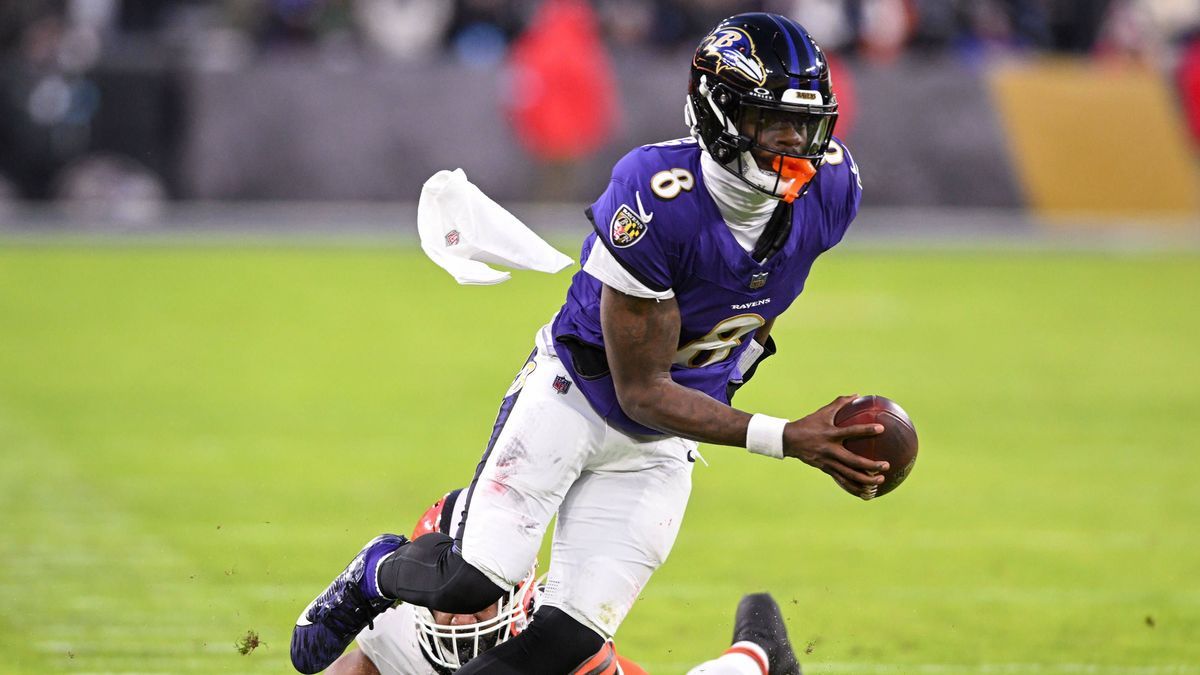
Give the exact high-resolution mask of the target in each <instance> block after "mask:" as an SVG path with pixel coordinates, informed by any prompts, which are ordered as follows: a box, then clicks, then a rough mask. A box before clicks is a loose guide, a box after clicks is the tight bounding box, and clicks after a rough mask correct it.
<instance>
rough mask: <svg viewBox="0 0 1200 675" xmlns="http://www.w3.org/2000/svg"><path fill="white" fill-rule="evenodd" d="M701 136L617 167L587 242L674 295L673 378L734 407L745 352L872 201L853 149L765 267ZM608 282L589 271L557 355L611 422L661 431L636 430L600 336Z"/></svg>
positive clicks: (818, 186) (570, 299) (823, 181)
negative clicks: (732, 213)
mask: <svg viewBox="0 0 1200 675" xmlns="http://www.w3.org/2000/svg"><path fill="white" fill-rule="evenodd" d="M701 152H702V150H701V149H700V147H699V145H697V144H696V143H695V141H693V140H692V139H682V140H677V141H667V142H666V143H661V144H658V145H647V146H643V147H640V148H637V149H635V150H633V151H632V152H630V153H629V154H627V155H625V157H624V158H622V159H621V160H620V161H619V162H617V165H616V166H615V167H614V168H613V174H612V181H611V182H610V183H609V184H608V189H607V190H605V191H604V194H602V195H600V198H599V199H598V200H596V203H594V204H592V206H591V208H590V209H589V216H590V217H591V219H592V225H593V227H594V228H595V232H593V233H592V234H589V235H588V237H587V238H586V239H585V240H584V242H583V250H582V252H581V254H580V259H581V263H582V262H586V261H587V257H588V255H589V254H590V253H591V250H592V247H593V246H595V245H597V241H599V242H600V244H599V245H602V246H606V247H607V248H608V249H609V251H611V252H612V254H613V256H614V257H615V258H616V259H617V261H618V262H619V263H620V264H621V266H622V267H624V268H625V269H626V270H627V271H628V272H629V273H630V274H631V275H632V276H633V277H635V278H636V279H638V280H639V281H641V282H642V284H644V285H645V286H647V287H648V288H650V289H652V290H655V291H665V290H667V289H672V290H674V292H675V299H676V301H677V302H678V305H679V314H680V320H681V323H680V332H679V345H678V351H677V352H676V355H675V360H674V364H673V365H672V366H671V378H672V379H673V380H674V381H675V382H677V383H678V384H681V385H683V386H685V387H690V388H692V389H696V390H699V391H702V392H704V393H705V394H708V395H709V396H711V397H713V398H715V399H717V400H718V401H721V402H722V403H726V404H728V403H729V398H728V395H727V393H726V387H727V385H728V384H729V382H730V380H731V378H733V377H734V376H735V372H734V371H735V366H736V364H737V361H738V357H739V355H741V353H742V352H743V351H744V350H745V349H746V347H747V346H748V343H749V340H751V339H753V333H754V331H756V330H757V329H758V328H759V327H760V326H762V325H764V324H765V323H767V322H769V321H770V320H771V319H774V318H775V317H776V316H778V315H779V314H782V313H783V311H784V310H786V309H787V308H788V307H789V306H790V305H791V304H792V301H794V300H795V299H796V297H797V296H799V295H800V292H801V291H802V290H804V282H805V280H806V279H807V278H808V273H809V270H810V269H811V268H812V264H813V262H814V261H815V260H816V259H817V256H819V255H820V254H821V253H824V252H825V251H827V250H829V249H830V248H832V247H833V246H834V245H835V244H837V243H838V242H839V241H840V240H841V238H842V235H843V234H845V232H846V228H847V227H848V226H849V224H850V221H851V220H853V219H854V215H855V213H856V212H857V210H858V203H859V200H860V198H861V196H862V186H861V184H860V182H859V177H858V168H857V167H856V166H855V165H854V162H853V160H852V159H851V157H850V153H849V152H847V151H846V150H845V149H844V146H843V145H842V144H841V141H839V140H837V139H835V140H834V141H833V142H831V143H830V151H829V153H828V154H827V155H826V161H825V163H824V164H823V165H822V166H821V168H820V169H819V170H818V171H817V175H816V176H815V177H814V178H813V179H812V182H811V184H810V185H809V188H808V192H807V193H806V194H805V195H804V196H802V197H800V198H799V199H797V200H796V201H795V202H794V203H793V209H792V225H791V231H790V232H789V233H788V235H787V238H786V240H783V241H782V242H781V244H780V245H779V247H778V249H777V250H776V252H775V253H773V254H772V255H771V256H770V257H768V258H767V259H766V260H764V261H762V262H761V263H760V262H757V261H756V260H755V259H754V257H753V256H752V255H751V254H750V253H748V252H747V251H746V250H745V249H743V248H742V247H741V246H740V245H739V244H738V243H737V240H736V239H734V237H733V233H732V232H730V231H729V227H728V226H727V225H726V224H725V221H724V219H722V217H721V213H720V211H718V210H717V205H716V203H715V202H714V201H713V197H712V196H711V195H710V194H709V192H708V190H707V189H706V187H705V185H704V176H703V173H702V172H701V169H700V153H701ZM601 287H602V284H601V282H600V281H598V280H597V279H596V278H595V277H592V276H591V275H590V274H588V273H586V272H584V271H583V270H582V269H581V270H580V271H578V272H576V273H575V276H574V278H572V280H571V287H570V289H568V291H567V300H566V303H564V304H563V306H562V309H561V310H559V313H558V316H557V318H556V319H555V321H554V325H553V335H554V340H555V350H556V351H557V353H558V356H559V358H560V359H561V360H562V362H563V364H564V365H565V366H566V368H567V370H568V371H570V373H571V374H572V376H573V379H574V380H575V382H577V383H578V386H579V389H580V391H581V392H583V394H584V396H586V397H587V400H588V402H589V403H591V405H592V407H593V408H594V409H595V410H596V412H597V413H598V414H600V415H601V416H602V417H604V418H605V419H606V420H607V421H608V423H609V424H611V425H613V426H615V427H617V428H619V429H622V430H624V431H626V432H628V433H634V434H660V433H662V432H661V431H658V430H655V429H650V428H648V427H645V426H643V425H641V424H638V423H637V422H634V421H633V420H632V419H630V418H629V417H628V416H626V415H625V413H624V411H622V410H621V407H620V405H619V404H618V402H617V396H616V392H615V390H614V389H613V382H612V377H611V376H610V374H609V373H608V367H607V362H606V361H605V357H604V352H603V350H604V336H603V334H602V332H601V328H600V289H601Z"/></svg>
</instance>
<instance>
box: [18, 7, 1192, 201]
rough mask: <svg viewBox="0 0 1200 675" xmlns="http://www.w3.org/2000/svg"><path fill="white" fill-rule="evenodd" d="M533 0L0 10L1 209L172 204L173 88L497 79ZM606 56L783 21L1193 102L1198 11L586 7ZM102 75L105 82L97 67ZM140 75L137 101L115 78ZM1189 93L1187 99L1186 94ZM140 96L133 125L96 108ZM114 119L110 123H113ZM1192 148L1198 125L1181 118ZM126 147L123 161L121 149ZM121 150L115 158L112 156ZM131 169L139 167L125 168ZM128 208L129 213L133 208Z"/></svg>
mask: <svg viewBox="0 0 1200 675" xmlns="http://www.w3.org/2000/svg"><path fill="white" fill-rule="evenodd" d="M542 3H543V0H23V1H22V2H4V3H0V201H4V199H5V196H6V195H7V196H9V197H11V196H13V195H17V196H21V197H26V198H47V197H54V196H66V197H71V198H76V199H85V200H86V199H88V198H90V197H92V196H94V195H99V196H104V195H106V194H111V193H113V192H118V193H122V194H124V193H129V194H132V195H134V196H137V197H139V198H142V197H144V198H145V199H144V200H143V201H154V200H155V199H159V198H161V197H162V196H164V195H169V194H175V193H176V192H177V191H176V189H175V187H176V186H175V180H176V179H175V177H174V176H173V175H172V167H173V166H174V165H175V159H176V158H175V157H174V156H173V154H172V153H173V152H175V151H176V150H175V147H174V145H173V143H172V140H173V139H174V138H177V136H178V128H179V125H180V123H181V122H180V115H181V113H180V111H179V107H180V102H179V96H178V77H177V75H178V73H179V72H181V71H183V70H186V69H187V68H200V69H227V70H233V69H237V68H239V67H242V66H244V65H246V64H247V63H251V62H253V61H254V60H256V59H269V58H273V57H277V56H278V55H280V54H283V55H287V54H291V53H295V51H296V50H307V51H308V52H310V53H313V54H317V55H320V56H322V57H327V58H328V60H329V61H330V62H331V63H334V64H343V65H346V64H350V65H351V66H352V65H353V64H354V63H355V62H361V61H362V60H364V59H393V60H399V61H422V60H431V59H440V60H448V59H452V60H455V61H457V62H460V63H463V64H466V65H468V66H471V67H480V68H490V67H496V66H498V65H499V64H500V63H502V62H503V61H504V59H505V58H506V56H507V55H508V53H509V47H510V45H511V44H512V43H513V41H514V40H515V39H516V38H517V37H518V36H520V35H521V34H522V33H523V31H525V29H526V27H527V26H528V25H529V23H530V22H531V20H532V18H533V17H534V16H535V14H536V12H537V10H538V8H539V6H540V5H541V4H542ZM587 5H589V6H590V8H591V10H592V12H593V14H594V16H595V19H596V23H597V25H598V27H599V31H600V35H601V37H602V38H603V40H604V43H605V44H606V45H607V47H608V49H609V51H610V52H613V53H618V52H630V51H636V50H655V51H672V52H674V51H679V52H682V51H684V50H689V49H691V48H693V47H694V45H695V42H696V40H697V39H698V38H699V37H700V36H702V35H703V34H704V33H705V32H706V31H707V30H708V29H709V28H711V26H712V25H714V24H715V23H716V22H717V21H718V20H720V19H721V18H723V17H725V16H728V15H730V14H734V13H737V12H742V11H751V10H766V11H773V12H779V13H783V14H787V15H790V16H792V17H794V18H796V19H797V20H799V21H800V22H801V23H803V24H804V25H806V26H807V27H808V28H809V30H810V31H811V32H812V33H813V34H814V35H815V36H818V40H819V41H820V42H821V44H822V45H823V46H824V47H825V48H826V50H827V51H831V52H834V53H837V54H839V55H841V56H843V57H846V58H848V59H861V60H864V61H871V62H877V63H887V62H890V61H893V60H896V59H899V58H904V57H913V58H920V57H923V56H927V55H938V56H943V57H944V56H946V55H950V56H951V57H953V58H961V59H964V60H974V59H979V58H982V57H983V56H986V55H989V54H993V53H996V52H1001V53H1003V52H1016V53H1022V52H1064V53H1071V54H1077V55H1090V56H1092V57H1094V58H1097V59H1122V60H1134V61H1139V62H1143V63H1147V64H1150V65H1152V66H1154V67H1157V68H1160V69H1162V70H1163V71H1164V72H1171V73H1177V75H1173V76H1176V77H1178V78H1179V82H1180V83H1181V86H1194V87H1197V88H1198V89H1200V2H1197V0H746V1H732V0H587ZM101 66H105V67H101ZM129 72H136V73H139V75H138V77H137V81H136V85H135V84H134V83H132V82H131V81H128V80H129V77H128V76H127V73H129ZM1188 83H1191V84H1188ZM106 96H107V97H112V96H123V97H134V98H138V97H140V98H141V99H142V102H143V103H144V104H145V105H140V106H137V107H135V108H134V109H136V110H143V111H150V112H146V113H144V116H143V118H137V116H136V115H134V116H133V118H132V119H131V116H130V115H129V114H128V113H127V112H125V111H121V112H119V113H114V114H107V115H106V113H105V106H102V105H101V104H100V102H101V100H102V99H104V97H106ZM110 110H111V107H110ZM1189 114H1194V121H1193V124H1194V125H1195V128H1196V133H1197V134H1200V111H1193V112H1192V113H1189ZM130 148H132V149H133V150H132V151H131V150H130ZM118 149H119V150H120V152H117V150H118ZM133 158H136V159H133ZM134 201H136V200H134Z"/></svg>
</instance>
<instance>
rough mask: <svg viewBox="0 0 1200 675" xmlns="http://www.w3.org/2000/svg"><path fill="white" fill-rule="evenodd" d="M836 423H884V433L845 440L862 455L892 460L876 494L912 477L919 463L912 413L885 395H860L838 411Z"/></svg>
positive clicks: (835, 418)
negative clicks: (914, 465) (911, 473)
mask: <svg viewBox="0 0 1200 675" xmlns="http://www.w3.org/2000/svg"><path fill="white" fill-rule="evenodd" d="M833 423H834V424H836V425H837V426H839V427H846V426H850V425H853V424H882V425H883V433H882V434H879V435H878V436H867V437H865V438H853V439H850V440H848V441H845V442H844V443H843V445H845V446H846V449H847V450H849V451H850V452H853V453H854V454H856V455H859V456H860V457H866V458H868V459H878V460H882V461H885V462H887V463H888V465H889V466H888V470H887V472H886V473H885V474H884V475H883V484H882V485H880V486H879V490H878V491H877V492H876V493H875V496H876V497H882V496H883V495H886V494H887V493H889V492H891V491H892V490H895V489H896V487H897V486H899V485H900V484H901V483H903V482H904V479H905V478H908V474H909V472H910V471H912V468H913V464H916V462H917V429H916V427H914V426H913V423H912V420H910V419H909V418H908V413H906V412H904V408H901V407H900V406H899V405H897V404H896V402H895V401H893V400H891V399H889V398H885V397H883V396H859V397H858V398H856V399H854V400H853V401H851V402H849V403H847V404H846V405H844V406H842V407H841V409H840V410H838V411H837V414H836V415H834V417H833Z"/></svg>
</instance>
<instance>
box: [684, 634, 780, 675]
mask: <svg viewBox="0 0 1200 675" xmlns="http://www.w3.org/2000/svg"><path fill="white" fill-rule="evenodd" d="M769 666H770V664H769V662H768V661H767V652H766V651H765V650H764V649H763V648H762V647H759V646H758V645H756V644H754V643H753V642H749V641H746V640H743V641H741V642H735V643H733V644H732V645H731V646H730V647H729V649H727V650H725V653H724V654H722V655H721V656H720V658H717V659H715V660H713V661H707V662H705V663H701V664H700V665H698V666H696V667H695V668H693V669H692V670H691V671H690V672H689V673H688V675H767V668H768V667H769Z"/></svg>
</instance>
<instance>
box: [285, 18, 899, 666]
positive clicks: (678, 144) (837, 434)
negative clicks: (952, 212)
mask: <svg viewBox="0 0 1200 675" xmlns="http://www.w3.org/2000/svg"><path fill="white" fill-rule="evenodd" d="M563 58H570V55H569V54H564V55H563ZM837 110H838V105H837V99H836V97H835V95H834V90H833V84H832V82H831V78H830V75H829V66H828V63H827V62H826V60H825V56H824V55H823V54H822V52H821V50H820V48H819V47H818V46H817V45H816V43H815V42H814V41H813V39H812V38H811V37H810V36H809V34H808V33H807V32H806V31H805V30H804V28H803V27H801V26H800V25H799V24H797V23H796V22H794V21H792V20H791V19H788V18H786V17H783V16H779V15H775V14H763V13H752V14H739V15H737V16H734V17H731V18H729V19H726V20H725V21H723V22H721V23H720V24H718V25H717V27H716V28H714V29H713V31H712V32H711V33H709V34H708V35H707V36H705V37H704V39H703V40H701V42H700V45H699V47H698V48H697V49H696V52H695V55H694V57H693V60H692V65H691V78H690V84H689V87H688V92H687V96H686V117H685V119H686V121H687V123H688V126H689V128H690V130H691V136H690V137H689V138H685V139H680V140H674V141H667V142H665V143H659V144H656V145H647V146H643V147H640V148H636V149H634V150H633V151H632V152H630V153H629V154H627V155H626V156H625V157H624V158H623V159H621V160H620V161H619V162H618V163H617V164H616V166H615V167H614V168H613V174H612V179H611V181H610V182H609V184H608V186H607V188H606V189H605V190H604V192H603V194H601V195H600V198H599V199H597V200H596V202H595V203H593V204H592V205H591V207H590V208H589V209H587V215H588V217H589V219H590V220H591V221H592V225H593V227H594V230H595V231H594V232H593V233H591V234H589V235H588V237H587V238H586V239H585V240H584V243H583V248H582V252H581V256H580V259H581V260H582V261H583V269H582V270H580V271H579V272H578V273H576V274H575V276H574V277H573V278H572V281H571V285H570V288H569V289H568V290H567V297H566V302H565V303H564V304H563V305H562V307H561V308H560V309H559V311H558V312H557V314H556V315H555V316H554V317H553V319H552V320H551V321H550V322H549V323H548V324H547V325H546V326H544V327H543V328H542V329H541V330H540V331H539V332H538V333H537V335H536V338H535V348H534V351H533V354H531V355H530V357H529V359H528V360H527V361H526V362H525V365H524V366H523V367H522V368H521V370H520V371H519V374H518V375H517V378H516V379H515V381H514V382H513V384H512V386H511V387H510V388H509V390H508V392H507V393H506V394H505V398H504V400H503V402H502V404H501V406H500V412H499V415H498V417H497V420H496V424H495V426H494V428H493V431H492V435H491V439H490V440H489V441H488V444H487V449H486V450H485V452H484V454H483V458H482V459H481V460H480V462H479V465H478V468H477V469H476V472H475V477H474V479H473V480H472V481H471V485H470V488H469V489H468V492H467V495H466V498H465V499H466V503H465V506H464V508H465V511H466V513H465V515H464V517H463V519H462V522H461V523H460V525H459V527H458V529H457V531H456V532H455V533H454V534H453V535H450V534H441V533H433V534H429V535H426V536H424V537H421V538H420V539H418V540H414V541H409V540H407V539H406V538H404V537H400V536H396V535H390V534H389V535H381V536H379V537H376V538H375V539H373V540H371V541H370V542H368V543H367V545H366V546H364V547H363V549H362V550H361V551H360V552H359V553H358V555H357V556H355V558H354V560H353V561H352V563H351V565H350V566H349V567H348V568H347V569H346V571H345V572H343V573H342V574H341V575H339V576H338V577H337V578H335V579H334V581H333V582H332V583H331V584H330V586H329V587H328V588H327V589H326V590H325V592H324V593H323V594H322V595H321V596H319V597H318V600H317V601H316V602H314V603H313V604H312V605H310V606H309V608H308V609H307V610H306V611H305V612H304V614H303V615H302V616H301V618H300V620H299V621H298V622H297V625H296V627H295V629H294V631H293V635H292V638H293V645H294V646H296V645H298V646H299V647H300V648H301V651H303V652H305V653H308V654H312V655H313V658H312V659H311V660H310V661H306V662H305V663H304V664H297V665H298V666H302V667H301V670H304V671H305V672H312V670H314V669H315V670H320V669H321V668H323V667H325V666H327V665H328V664H330V663H332V662H333V661H334V660H336V659H337V657H338V656H339V655H340V654H341V653H342V651H343V650H344V649H345V647H346V646H347V645H348V644H349V643H350V642H351V641H352V640H353V639H354V637H355V635H357V634H358V633H359V631H360V630H361V629H362V628H363V627H365V626H367V625H368V623H369V622H371V621H372V619H373V618H374V617H375V616H377V615H378V614H379V613H381V612H383V611H384V610H385V609H386V608H388V607H389V606H391V605H392V604H393V603H394V602H395V601H396V600H402V601H404V602H408V603H412V604H416V605H419V606H422V607H430V608H434V609H437V610H439V611H443V612H447V613H451V614H470V613H473V612H478V611H480V610H481V609H483V608H484V607H487V606H489V605H491V604H493V603H495V602H496V601H497V599H499V598H500V597H501V596H503V595H504V594H505V593H508V592H510V590H511V589H512V588H513V587H515V586H517V585H518V584H519V583H520V582H521V580H522V579H524V578H525V575H526V574H527V573H528V571H529V567H530V565H531V564H532V562H533V560H534V558H535V557H536V555H537V552H538V549H539V547H540V545H541V541H542V537H543V534H544V533H545V531H546V528H547V526H548V524H549V522H550V519H551V517H552V516H554V515H555V514H557V516H558V520H557V526H556V528H555V532H554V536H553V547H552V553H551V565H550V570H549V579H548V581H547V584H546V589H545V592H544V594H543V598H542V602H541V604H540V605H539V607H538V609H537V613H536V617H535V620H534V621H532V622H531V623H530V625H529V627H528V628H527V629H526V630H525V631H523V632H522V633H521V634H520V635H517V636H515V637H514V638H513V639H511V640H508V641H506V642H504V643H502V644H500V645H497V646H496V647H494V648H492V649H489V650H488V651H486V652H484V653H483V654H481V655H480V656H478V657H476V658H475V659H472V661H471V662H470V663H468V664H467V665H466V666H464V667H463V668H462V669H461V670H460V671H459V672H460V673H463V674H464V675H467V674H470V673H480V672H486V673H492V674H498V675H504V674H507V673H537V674H538V675H555V674H557V673H570V672H573V671H574V670H575V669H576V668H577V667H579V666H580V664H583V663H585V662H587V661H588V659H590V658H592V657H593V656H594V655H595V654H597V653H598V652H600V651H601V650H602V648H603V646H604V645H605V644H606V642H607V641H608V640H609V639H611V638H612V636H613V635H614V634H615V632H616V630H617V627H618V626H620V624H621V621H622V620H623V619H624V618H625V616H626V614H627V613H628V612H629V609H630V607H631V606H632V605H633V602H634V600H636V598H637V597H638V595H639V594H640V593H641V591H642V588H643V587H644V586H645V584H646V582H647V581H648V580H649V578H650V575H651V574H652V573H653V572H654V570H655V569H657V568H658V566H659V565H661V564H662V563H663V561H664V560H666V558H667V554H668V553H669V552H670V550H671V547H672V545H673V544H674V541H675V537H676V534H677V533H678V531H679V526H680V523H681V522H682V519H683V513H684V509H685V507H686V505H687V500H688V495H689V493H690V490H691V470H692V466H693V464H692V462H693V460H694V458H695V457H696V456H697V455H696V448H697V444H698V443H699V442H706V443H713V444H718V445H730V446H741V447H744V448H747V449H748V450H750V451H751V452H753V453H757V454H760V455H765V456H767V457H771V458H774V459H777V460H779V459H783V458H785V457H795V458H798V459H800V460H801V461H803V462H805V463H807V464H809V465H811V466H814V467H816V468H818V469H820V470H821V471H824V472H825V473H827V474H828V475H829V476H830V477H831V478H832V479H833V480H834V481H835V482H836V483H837V484H838V485H839V486H841V487H842V488H843V489H845V490H847V491H848V492H850V493H852V494H854V495H856V496H859V497H861V498H863V499H870V498H871V497H872V496H874V493H875V490H876V489H877V487H878V485H879V484H880V483H881V482H882V481H883V476H882V472H883V471H886V470H887V464H886V463H885V462H879V461H874V460H868V459H865V458H862V457H859V456H857V455H855V454H853V453H851V452H849V451H848V450H846V448H845V447H843V445H842V442H843V441H844V440H846V439H848V438H854V437H862V436H870V435H874V434H878V433H880V432H881V431H882V430H883V428H882V427H881V426H879V425H877V424H863V425H853V426H848V427H844V428H839V427H837V426H835V425H834V423H833V416H834V413H835V411H836V410H837V409H838V408H839V407H840V406H842V405H843V404H845V403H847V402H849V401H850V400H852V397H847V396H843V397H838V398H837V399H835V400H834V401H833V402H832V403H830V404H829V405H826V406H825V407H823V408H821V409H819V410H817V411H816V412H814V413H812V414H810V415H807V416H805V417H802V418H799V419H796V420H791V421H789V420H787V419H780V418H775V417H770V416H767V415H763V414H751V413H748V412H743V411H741V410H738V409H736V408H733V407H731V405H730V401H731V398H732V396H733V393H734V391H735V390H736V389H737V388H738V387H739V386H741V385H742V384H743V383H745V382H746V381H747V379H748V378H749V377H750V376H751V375H752V374H753V372H754V370H755V369H756V368H757V367H758V365H759V364H760V362H761V361H762V359H764V358H766V357H767V356H770V355H771V354H773V353H774V351H775V345H774V341H773V340H772V339H771V336H770V332H771V327H772V325H773V324H774V322H775V318H776V317H777V316H779V314H781V313H782V312H783V311H784V310H786V309H787V308H788V307H790V306H791V304H792V302H794V301H795V300H796V298H797V297H798V296H799V294H800V292H801V291H802V290H803V288H804V284H805V281H806V279H807V278H808V274H809V271H810V269H811V267H812V265H813V263H814V262H815V261H816V259H817V257H818V256H820V255H821V254H822V253H824V252H825V251H827V250H829V249H830V248H831V247H833V246H834V245H836V244H837V243H838V242H839V241H840V240H841V239H842V236H843V235H844V234H845V232H846V229H847V227H848V226H849V224H850V221H851V220H853V218H854V216H855V213H856V212H857V210H858V205H859V201H860V198H861V195H862V187H861V185H860V182H859V172H858V167H857V166H856V165H855V164H854V160H853V158H852V157H851V155H850V152H849V150H848V149H847V148H846V146H845V145H844V144H843V143H842V142H841V141H840V140H838V139H837V138H835V137H834V136H833V128H834V122H835V121H836V119H837ZM721 546H722V544H721V543H720V542H713V547H714V552H713V554H714V555H721V554H722V551H721Z"/></svg>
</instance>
